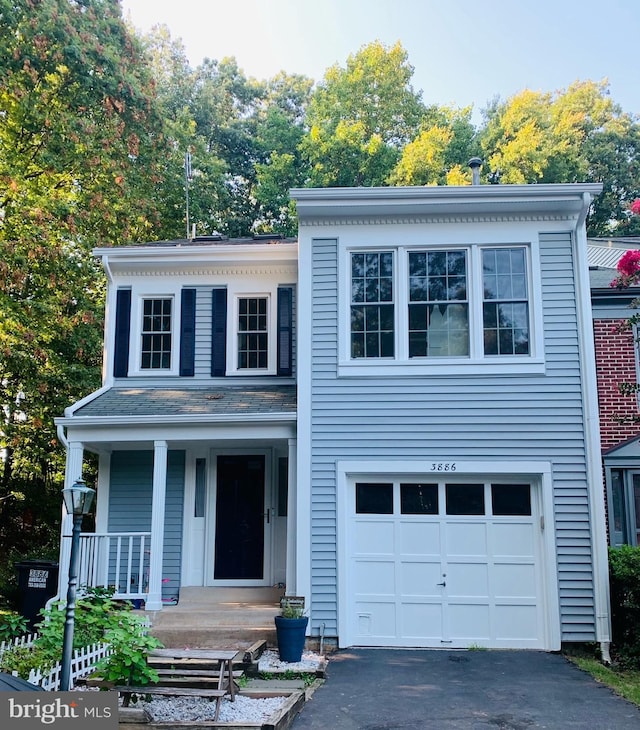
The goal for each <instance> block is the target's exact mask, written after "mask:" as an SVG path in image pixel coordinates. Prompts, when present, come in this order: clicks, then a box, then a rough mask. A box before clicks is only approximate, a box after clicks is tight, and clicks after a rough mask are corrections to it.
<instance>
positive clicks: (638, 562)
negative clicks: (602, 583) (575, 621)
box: [609, 545, 640, 669]
mask: <svg viewBox="0 0 640 730" xmlns="http://www.w3.org/2000/svg"><path fill="white" fill-rule="evenodd" d="M609 577H610V585H611V627H612V634H613V636H612V638H613V649H614V652H615V655H616V659H617V660H618V661H619V662H620V664H621V665H622V666H624V667H626V668H634V669H640V631H639V629H640V547H633V546H630V545H623V546H621V547H616V548H609Z"/></svg>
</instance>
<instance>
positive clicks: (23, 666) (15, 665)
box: [0, 638, 62, 679]
mask: <svg viewBox="0 0 640 730" xmlns="http://www.w3.org/2000/svg"><path fill="white" fill-rule="evenodd" d="M61 647H62V638H61V639H60V645H59V646H58V656H56V657H52V656H51V654H50V653H49V652H47V651H46V650H45V649H42V648H40V647H39V646H37V645H34V646H16V647H14V648H13V649H9V651H5V652H4V654H3V655H2V657H0V671H3V672H6V673H7V674H11V673H12V672H17V673H18V676H19V677H22V678H23V679H28V678H29V672H30V671H31V670H32V669H38V668H40V669H42V670H43V671H44V672H48V671H49V670H50V669H51V668H52V667H53V666H54V665H55V663H56V662H57V661H59V660H60V658H61V655H62V649H61Z"/></svg>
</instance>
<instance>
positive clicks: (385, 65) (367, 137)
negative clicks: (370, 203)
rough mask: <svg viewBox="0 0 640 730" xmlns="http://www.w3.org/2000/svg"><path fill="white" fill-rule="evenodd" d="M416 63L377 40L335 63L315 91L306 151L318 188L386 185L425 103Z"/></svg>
mask: <svg viewBox="0 0 640 730" xmlns="http://www.w3.org/2000/svg"><path fill="white" fill-rule="evenodd" d="M412 76H413V67H412V66H411V65H410V64H409V61H408V56H407V52H406V51H405V50H404V48H403V47H402V45H401V44H400V43H396V44H395V45H394V46H392V47H391V48H387V47H386V46H384V45H383V44H382V43H380V42H379V41H374V42H373V43H370V44H368V45H366V46H363V47H362V48H361V49H360V50H359V51H358V52H357V53H355V54H353V55H351V56H349V58H348V59H347V64H346V67H345V68H341V67H340V66H338V65H335V66H332V67H331V68H330V69H328V71H327V72H326V73H325V76H324V79H323V81H322V82H321V83H320V84H319V85H318V87H317V88H316V90H315V92H314V93H313V95H312V98H311V102H310V104H309V109H308V114H307V125H308V127H309V132H308V134H307V135H306V136H305V139H304V140H303V143H302V147H303V151H304V152H305V154H306V155H307V157H308V159H309V162H310V165H311V184H312V185H318V186H323V187H324V186H345V185H346V186H353V185H364V186H369V185H383V184H384V183H385V181H386V180H387V178H388V176H389V174H390V173H391V171H392V170H393V168H394V166H395V165H396V163H397V161H398V159H399V156H400V151H401V149H402V147H403V146H404V145H405V144H406V143H407V142H409V141H410V140H411V139H413V138H414V137H415V135H416V133H417V131H418V129H419V126H420V122H421V118H422V116H423V115H424V113H425V107H424V105H423V104H422V101H421V99H420V94H419V93H416V92H414V91H413V88H412V86H411V77H412Z"/></svg>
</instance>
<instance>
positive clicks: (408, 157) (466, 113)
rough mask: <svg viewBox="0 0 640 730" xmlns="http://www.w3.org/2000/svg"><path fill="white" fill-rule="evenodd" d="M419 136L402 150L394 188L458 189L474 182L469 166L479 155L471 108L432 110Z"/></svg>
mask: <svg viewBox="0 0 640 730" xmlns="http://www.w3.org/2000/svg"><path fill="white" fill-rule="evenodd" d="M421 126H422V131H421V132H420V134H419V135H418V136H417V137H416V138H415V139H414V140H413V141H411V142H409V144H407V145H406V146H405V147H404V149H403V150H402V155H401V157H400V160H399V162H398V164H397V165H396V167H395V169H394V170H393V172H392V173H391V175H390V177H389V182H390V183H391V184H392V185H447V184H451V185H458V184H464V183H468V182H470V181H471V175H470V172H469V170H468V168H467V162H468V161H469V159H470V158H471V157H474V156H476V155H477V154H479V150H480V148H479V143H478V141H477V139H476V130H475V128H474V126H473V124H472V123H471V107H466V108H464V109H454V108H451V107H446V106H443V107H435V106H434V107H430V108H429V109H428V110H427V112H426V114H425V116H424V121H423V122H422V125H421Z"/></svg>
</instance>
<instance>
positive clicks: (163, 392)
mask: <svg viewBox="0 0 640 730" xmlns="http://www.w3.org/2000/svg"><path fill="white" fill-rule="evenodd" d="M295 412H296V386H295V385H278V386H255V387H208V388H139V387H118V388H110V389H109V390H107V391H105V392H104V393H102V394H100V395H98V396H97V397H96V398H94V399H93V400H90V401H89V402H88V403H86V404H85V405H83V406H81V407H80V408H78V409H77V410H76V411H75V412H74V414H73V418H84V417H88V418H109V417H114V416H115V417H118V416H130V417H132V418H136V417H149V416H152V417H153V416H157V417H160V416H162V417H163V418H166V417H167V416H252V415H273V414H287V413H288V414H292V415H295Z"/></svg>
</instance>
